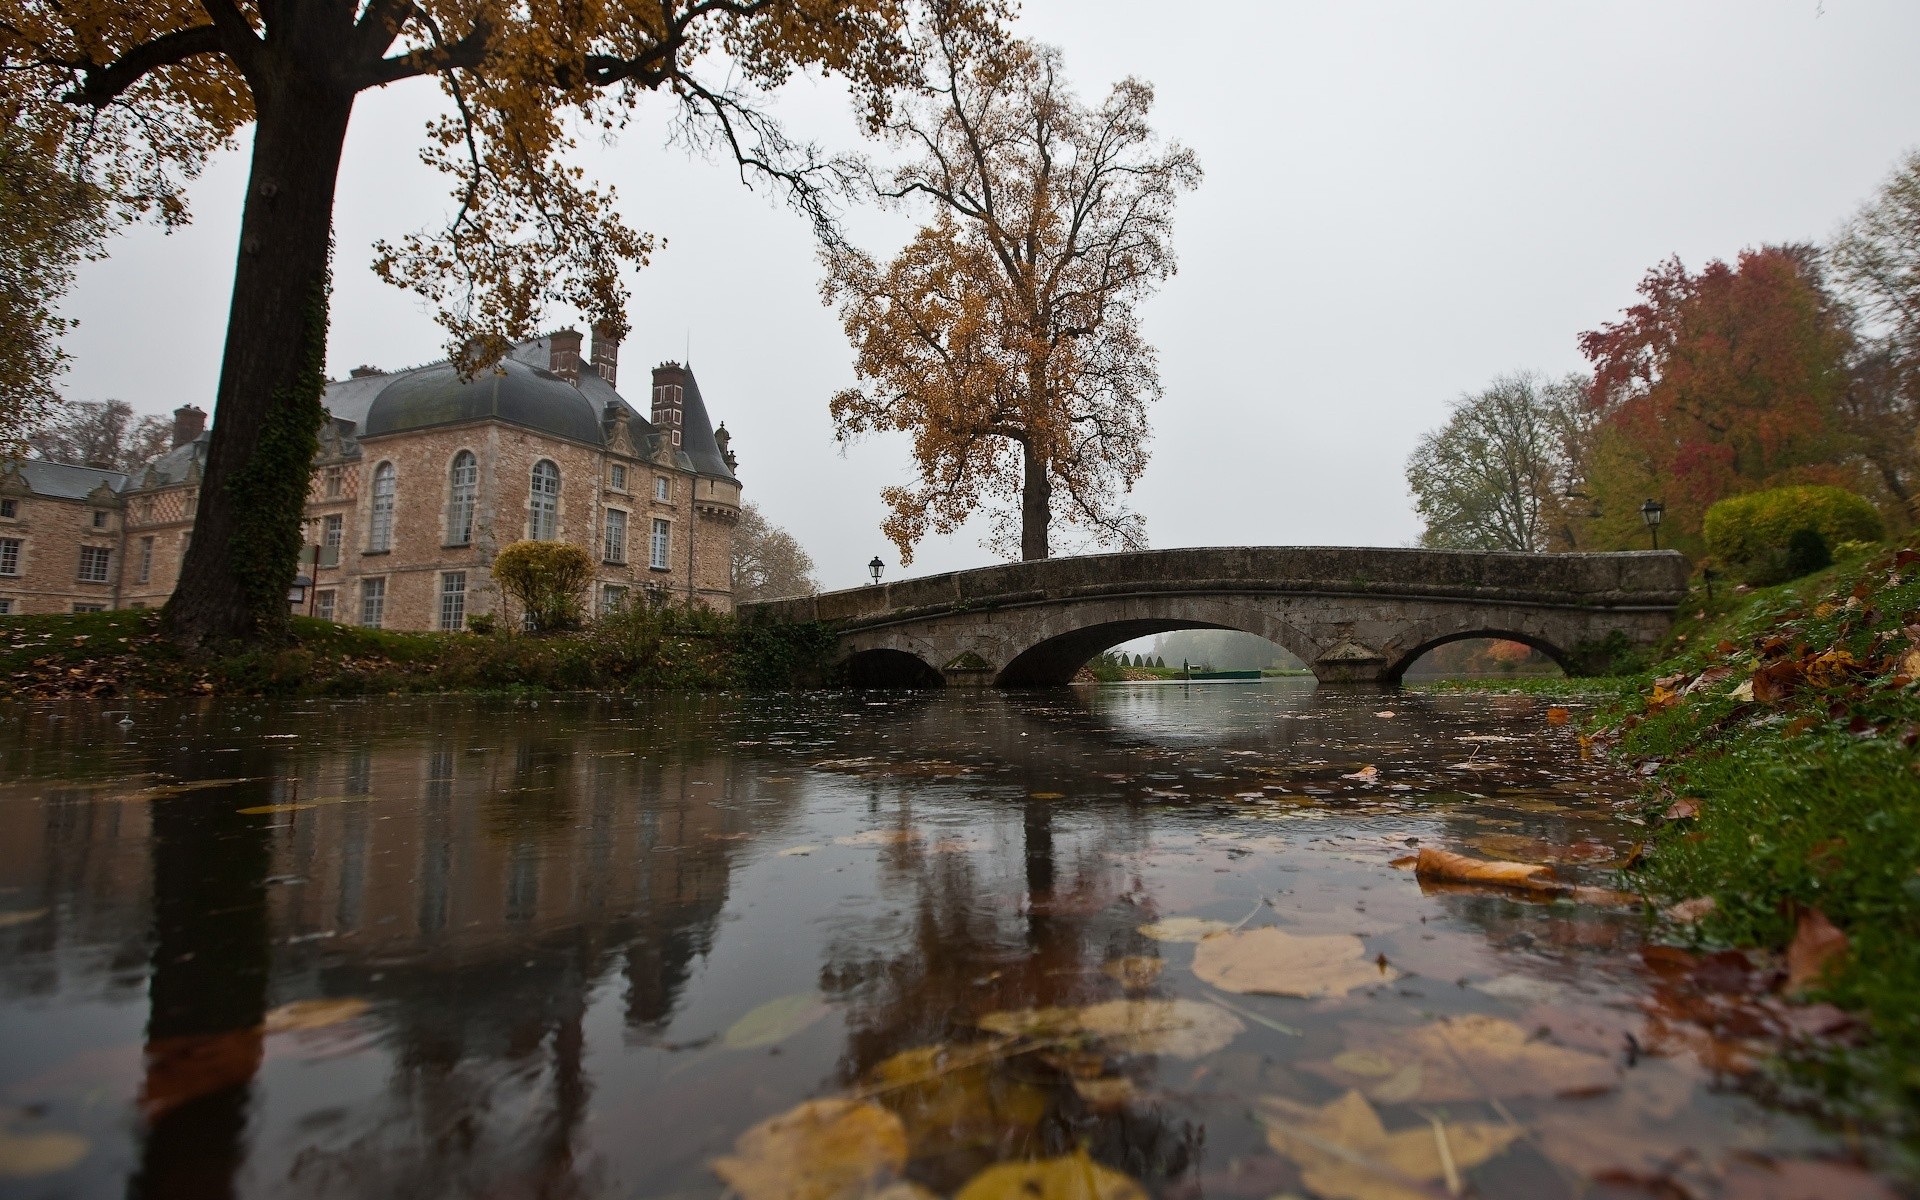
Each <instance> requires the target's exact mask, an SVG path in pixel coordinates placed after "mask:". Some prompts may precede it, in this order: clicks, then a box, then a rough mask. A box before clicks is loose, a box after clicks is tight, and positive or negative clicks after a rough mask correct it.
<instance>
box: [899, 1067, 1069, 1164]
mask: <svg viewBox="0 0 1920 1200" xmlns="http://www.w3.org/2000/svg"><path fill="white" fill-rule="evenodd" d="M990 1050H991V1047H989V1053H982V1051H981V1047H980V1046H979V1045H974V1046H950V1045H946V1044H938V1045H932V1046H917V1047H915V1048H914V1049H912V1050H903V1051H901V1052H900V1053H898V1054H895V1055H893V1056H892V1057H890V1058H888V1059H886V1060H884V1061H883V1062H881V1063H880V1064H879V1065H877V1066H875V1067H874V1068H873V1070H872V1071H871V1072H869V1073H868V1076H867V1079H868V1082H869V1083H870V1084H871V1085H872V1091H871V1092H870V1093H869V1095H870V1096H871V1098H873V1099H874V1100H876V1101H877V1102H878V1103H881V1104H884V1105H885V1106H886V1107H887V1108H889V1109H890V1110H892V1112H893V1113H894V1115H895V1116H897V1117H899V1118H900V1120H901V1122H902V1124H903V1125H904V1126H905V1128H906V1131H907V1144H908V1145H909V1146H910V1147H911V1148H912V1153H913V1155H914V1156H915V1157H925V1156H933V1155H943V1154H950V1153H952V1152H954V1151H956V1150H964V1149H971V1148H977V1147H993V1146H1000V1147H1004V1148H1006V1149H1009V1150H1011V1149H1015V1148H1017V1147H1019V1146H1021V1145H1024V1144H1025V1143H1026V1142H1027V1141H1028V1140H1029V1139H1030V1138H1031V1137H1032V1134H1033V1130H1034V1127H1035V1126H1037V1125H1039V1124H1040V1121H1041V1119H1042V1118H1044V1117H1045V1116H1046V1115H1047V1103H1048V1097H1047V1093H1046V1091H1045V1090H1044V1089H1043V1088H1041V1087H1040V1086H1038V1085H1037V1084H1034V1083H1032V1082H1029V1081H1027V1080H1025V1079H1022V1078H1017V1077H1015V1076H1013V1075H1011V1074H1009V1073H1008V1072H1005V1071H996V1070H994V1069H993V1059H992V1058H991V1057H990Z"/></svg>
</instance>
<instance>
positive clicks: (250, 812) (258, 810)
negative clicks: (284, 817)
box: [234, 803, 320, 817]
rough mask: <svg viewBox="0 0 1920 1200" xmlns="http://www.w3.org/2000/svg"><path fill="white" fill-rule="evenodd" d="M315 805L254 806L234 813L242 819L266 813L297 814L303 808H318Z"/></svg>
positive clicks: (238, 809) (237, 809) (239, 809)
mask: <svg viewBox="0 0 1920 1200" xmlns="http://www.w3.org/2000/svg"><path fill="white" fill-rule="evenodd" d="M318 807H320V806H319V805H317V804H291V803H290V804H256V805H254V806H253V807H252V808H236V809H234V811H235V812H237V813H239V814H240V815H241V816H243V817H260V816H265V815H267V814H268V813H290V812H299V811H300V810H301V809H303V808H318Z"/></svg>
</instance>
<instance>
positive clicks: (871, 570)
mask: <svg viewBox="0 0 1920 1200" xmlns="http://www.w3.org/2000/svg"><path fill="white" fill-rule="evenodd" d="M886 569H887V564H885V563H883V562H881V561H880V556H879V555H878V554H876V555H874V556H873V561H872V562H870V563H868V564H867V574H869V575H871V576H873V583H874V586H875V587H878V586H879V585H880V572H882V571H884V570H886Z"/></svg>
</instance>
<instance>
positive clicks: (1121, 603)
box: [994, 595, 1314, 688]
mask: <svg viewBox="0 0 1920 1200" xmlns="http://www.w3.org/2000/svg"><path fill="white" fill-rule="evenodd" d="M1176 629H1233V630H1237V631H1239V632H1241V633H1251V634H1253V635H1254V636H1255V637H1261V638H1265V639H1266V640H1267V641H1269V642H1272V643H1273V644H1274V645H1276V646H1279V647H1281V648H1282V649H1284V650H1286V651H1287V652H1288V653H1290V654H1292V655H1294V656H1295V657H1296V658H1299V659H1300V660H1301V661H1303V662H1312V661H1313V656H1314V647H1313V644H1312V642H1311V641H1309V640H1308V639H1307V638H1306V637H1305V636H1304V635H1302V634H1301V632H1300V631H1299V630H1298V629H1295V628H1294V627H1293V626H1292V625H1289V624H1288V623H1287V622H1285V621H1283V620H1280V619H1279V618H1278V617H1277V616H1275V615H1274V614H1273V613H1272V612H1270V611H1266V610H1265V609H1262V608H1260V607H1258V606H1255V605H1251V604H1237V603H1234V602H1233V601H1232V600H1230V599H1217V598H1213V597H1207V596H1181V595H1163V596H1142V597H1131V598H1128V599H1125V600H1089V601H1081V602H1079V603H1076V604H1069V605H1062V606H1059V607H1056V608H1053V609H1051V610H1050V611H1048V612H1047V613H1046V614H1045V616H1044V617H1042V618H1041V619H1040V620H1039V621H1037V622H1036V623H1035V627H1034V628H1033V629H1032V633H1031V635H1030V636H1029V637H1027V638H1023V639H1022V640H1023V641H1025V642H1026V643H1027V644H1026V645H1024V646H1010V647H1008V650H1009V651H1010V653H1009V654H1008V655H1007V659H1006V664H1007V665H1006V666H1005V667H1004V668H1003V669H1002V670H1001V671H1000V673H999V676H998V677H997V678H996V679H995V680H994V682H995V683H997V684H998V685H999V686H1001V687H1015V688H1017V687H1058V686H1060V685H1061V684H1065V683H1069V682H1071V681H1072V680H1073V677H1074V674H1075V673H1076V672H1078V671H1079V670H1080V668H1081V667H1083V666H1085V665H1086V664H1087V662H1088V660H1090V659H1091V658H1093V656H1094V655H1096V654H1098V653H1100V652H1101V651H1102V650H1105V649H1106V648H1108V647H1109V646H1117V645H1119V644H1120V643H1121V642H1130V641H1132V640H1133V639H1135V638H1140V637H1147V636H1150V635H1152V634H1156V633H1171V632H1172V631H1174V630H1176Z"/></svg>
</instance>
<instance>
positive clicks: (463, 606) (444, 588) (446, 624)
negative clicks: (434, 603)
mask: <svg viewBox="0 0 1920 1200" xmlns="http://www.w3.org/2000/svg"><path fill="white" fill-rule="evenodd" d="M456 583H457V584H459V586H458V587H455V586H453V585H454V584H456ZM466 627H467V573H466V572H465V571H443V572H441V574H440V632H442V633H458V632H460V631H461V630H462V629H465V628H466Z"/></svg>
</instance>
